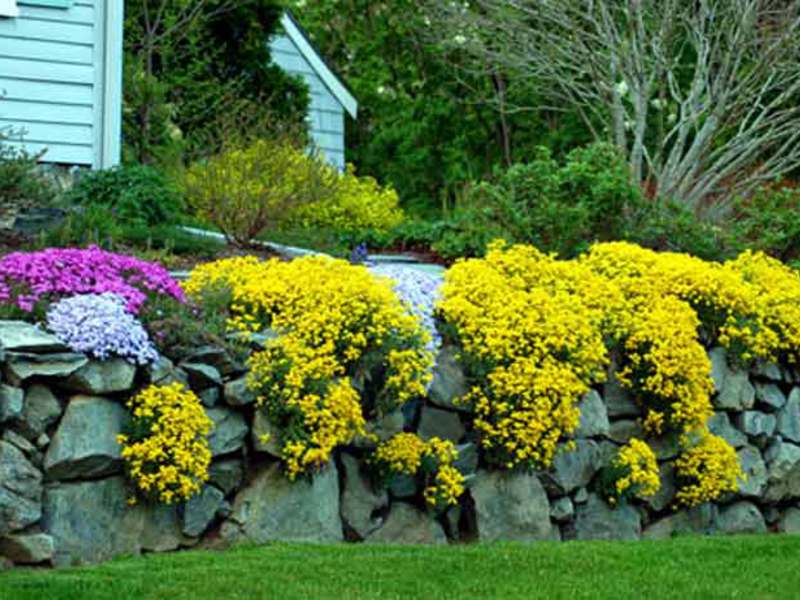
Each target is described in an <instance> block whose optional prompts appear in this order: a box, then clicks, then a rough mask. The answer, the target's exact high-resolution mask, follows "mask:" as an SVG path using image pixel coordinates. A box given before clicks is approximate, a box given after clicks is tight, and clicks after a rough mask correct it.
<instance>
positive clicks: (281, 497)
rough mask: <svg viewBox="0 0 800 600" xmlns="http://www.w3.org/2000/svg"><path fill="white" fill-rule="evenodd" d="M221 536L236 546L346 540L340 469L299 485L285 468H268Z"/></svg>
mask: <svg viewBox="0 0 800 600" xmlns="http://www.w3.org/2000/svg"><path fill="white" fill-rule="evenodd" d="M221 534H222V537H223V539H225V540H227V541H229V542H231V543H240V542H248V543H255V544H264V543H266V542H271V541H287V542H289V541H291V542H322V543H325V542H339V541H342V539H343V535H342V520H341V517H340V513H339V478H338V474H337V471H336V467H335V466H334V465H333V464H331V465H328V466H327V467H325V468H323V469H322V470H321V471H319V472H317V473H315V474H314V475H313V476H312V477H311V478H310V479H309V478H298V479H297V480H295V481H289V480H288V479H287V478H286V476H285V475H284V473H283V471H282V469H281V467H280V465H279V464H273V465H271V466H270V467H268V468H266V469H264V470H262V471H261V472H260V473H258V474H256V475H255V477H254V478H253V480H252V481H251V482H250V484H249V485H248V486H247V487H245V488H244V489H243V490H241V491H240V492H239V493H238V494H237V495H236V499H235V500H234V502H233V511H232V513H231V515H230V517H229V519H228V520H227V521H226V522H225V523H224V524H223V526H222V532H221Z"/></svg>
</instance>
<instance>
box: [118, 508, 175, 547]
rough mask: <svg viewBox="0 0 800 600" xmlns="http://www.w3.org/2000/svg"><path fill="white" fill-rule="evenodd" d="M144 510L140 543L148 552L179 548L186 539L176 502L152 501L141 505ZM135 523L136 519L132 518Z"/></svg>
mask: <svg viewBox="0 0 800 600" xmlns="http://www.w3.org/2000/svg"><path fill="white" fill-rule="evenodd" d="M139 510H141V511H143V512H144V516H143V517H142V532H141V536H140V538H139V544H140V545H141V548H142V550H145V551H147V552H170V551H172V550H177V549H178V548H179V547H180V546H181V544H182V543H183V542H184V541H185V538H184V536H183V534H182V533H181V525H180V519H179V518H178V507H177V506H176V505H175V504H160V503H151V504H146V505H143V506H141V507H139ZM131 520H132V522H134V525H135V524H136V523H135V519H133V518H131Z"/></svg>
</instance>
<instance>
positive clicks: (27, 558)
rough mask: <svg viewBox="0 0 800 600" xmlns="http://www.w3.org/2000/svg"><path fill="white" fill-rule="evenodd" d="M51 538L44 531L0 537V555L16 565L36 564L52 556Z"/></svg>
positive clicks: (53, 549) (53, 548)
mask: <svg viewBox="0 0 800 600" xmlns="http://www.w3.org/2000/svg"><path fill="white" fill-rule="evenodd" d="M54 551H55V547H54V544H53V538H51V537H50V536H49V535H47V534H46V533H20V534H11V535H8V536H6V537H4V538H0V555H2V556H5V557H6V558H9V559H11V561H12V562H15V563H16V564H18V565H37V564H40V563H43V562H46V561H49V560H50V559H52V558H53V553H54Z"/></svg>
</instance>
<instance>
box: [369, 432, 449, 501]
mask: <svg viewBox="0 0 800 600" xmlns="http://www.w3.org/2000/svg"><path fill="white" fill-rule="evenodd" d="M457 459H458V451H457V450H456V447H455V445H454V444H453V442H450V441H448V440H442V439H439V438H437V437H432V438H431V439H429V440H428V441H424V440H422V439H421V438H420V437H419V436H417V435H416V434H414V433H398V434H396V435H394V436H393V437H392V438H390V439H389V440H387V441H386V442H383V443H382V444H380V445H379V446H378V448H377V449H376V450H375V455H374V457H373V462H374V463H375V464H376V465H377V466H378V467H379V468H380V469H382V470H383V471H385V472H386V473H388V474H390V475H410V476H412V477H414V476H416V475H417V474H418V473H420V472H422V473H424V476H425V491H424V497H425V501H426V502H427V503H428V505H430V506H449V505H455V504H458V498H459V496H461V494H463V493H464V476H463V475H462V474H461V472H459V470H458V469H457V468H456V467H455V466H454V465H453V463H454V462H455V461H456V460H457Z"/></svg>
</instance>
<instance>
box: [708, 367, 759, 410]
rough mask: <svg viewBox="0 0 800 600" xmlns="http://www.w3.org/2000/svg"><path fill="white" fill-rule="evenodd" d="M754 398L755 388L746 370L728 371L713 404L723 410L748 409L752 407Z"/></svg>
mask: <svg viewBox="0 0 800 600" xmlns="http://www.w3.org/2000/svg"><path fill="white" fill-rule="evenodd" d="M712 377H713V375H712ZM755 399H756V390H755V388H754V387H753V384H751V383H750V379H749V377H748V373H747V371H744V370H737V371H728V372H727V373H726V374H725V378H724V382H723V384H722V389H721V390H720V391H719V394H718V395H717V398H716V402H715V404H716V406H717V407H719V408H724V409H725V410H748V409H750V408H753V405H754V404H755Z"/></svg>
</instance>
